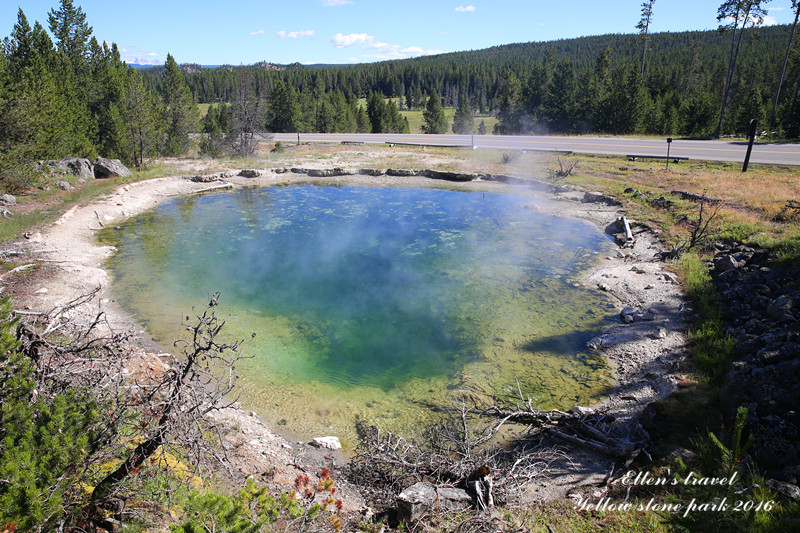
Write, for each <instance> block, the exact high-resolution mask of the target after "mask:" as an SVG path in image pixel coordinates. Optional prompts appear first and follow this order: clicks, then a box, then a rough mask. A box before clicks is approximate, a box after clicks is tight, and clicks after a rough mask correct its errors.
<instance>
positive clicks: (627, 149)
mask: <svg viewBox="0 0 800 533" xmlns="http://www.w3.org/2000/svg"><path fill="white" fill-rule="evenodd" d="M297 138H298V134H296V133H276V134H275V136H274V139H275V140H276V141H281V142H284V143H287V142H289V143H291V142H297ZM300 141H301V142H353V143H372V144H375V143H378V144H385V143H393V144H425V145H429V146H474V147H475V148H478V149H479V148H496V149H502V150H531V151H537V150H538V151H558V152H575V153H580V154H607V155H621V156H640V157H659V158H665V157H666V155H667V140H666V138H664V139H662V140H658V139H633V138H627V137H551V136H517V135H474V136H471V135H399V134H362V133H301V134H300ZM746 152H747V142H746V141H724V140H718V141H691V140H683V139H675V140H673V141H672V143H671V145H670V146H669V156H670V159H675V158H681V159H684V158H686V159H697V160H705V161H733V162H738V163H743V162H744V157H745V153H746ZM750 162H751V163H766V164H777V165H800V144H774V143H759V142H756V143H755V144H754V145H753V152H752V154H751V156H750Z"/></svg>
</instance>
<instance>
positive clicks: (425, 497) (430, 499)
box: [397, 481, 436, 522]
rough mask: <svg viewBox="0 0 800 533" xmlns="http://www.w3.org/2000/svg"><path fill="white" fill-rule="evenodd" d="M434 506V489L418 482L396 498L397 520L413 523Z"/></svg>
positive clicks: (424, 482) (430, 485)
mask: <svg viewBox="0 0 800 533" xmlns="http://www.w3.org/2000/svg"><path fill="white" fill-rule="evenodd" d="M435 506H436V487H434V486H433V485H432V484H431V483H428V482H426V481H420V482H419V483H415V484H414V485H411V486H410V487H408V488H407V489H406V490H404V491H403V492H401V493H400V494H399V495H398V496H397V519H398V520H400V521H401V522H415V521H416V520H419V519H420V518H421V517H422V516H423V515H424V514H425V513H427V512H428V511H430V510H431V509H433V508H434V507H435Z"/></svg>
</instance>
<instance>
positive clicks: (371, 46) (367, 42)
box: [330, 33, 443, 61]
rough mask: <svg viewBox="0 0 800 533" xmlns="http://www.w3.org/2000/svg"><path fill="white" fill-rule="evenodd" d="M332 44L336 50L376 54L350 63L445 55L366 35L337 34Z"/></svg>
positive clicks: (355, 59) (353, 58) (351, 59)
mask: <svg viewBox="0 0 800 533" xmlns="http://www.w3.org/2000/svg"><path fill="white" fill-rule="evenodd" d="M330 42H331V44H332V45H333V46H335V47H336V48H346V47H350V46H360V47H361V48H362V49H364V50H370V51H374V52H375V53H371V54H366V55H364V56H362V57H361V58H360V59H359V58H355V57H351V58H350V61H358V60H360V61H383V60H387V59H405V58H408V57H418V56H425V55H433V54H441V53H443V52H442V51H441V50H426V49H424V48H422V47H420V46H407V47H402V46H400V45H397V44H389V43H384V42H381V41H379V40H378V39H377V38H376V37H375V36H373V35H369V34H366V33H349V34H347V35H343V34H341V33H337V34H336V35H334V36H333V37H332V38H331V41H330Z"/></svg>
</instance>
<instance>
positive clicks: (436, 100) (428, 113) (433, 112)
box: [422, 90, 447, 134]
mask: <svg viewBox="0 0 800 533" xmlns="http://www.w3.org/2000/svg"><path fill="white" fill-rule="evenodd" d="M422 120H423V121H424V123H423V124H422V132H423V133H429V134H442V133H447V121H446V120H445V118H444V108H443V107H442V99H441V98H440V97H439V93H437V92H436V90H434V91H432V92H431V95H430V96H429V97H428V103H427V104H426V106H425V111H423V112H422Z"/></svg>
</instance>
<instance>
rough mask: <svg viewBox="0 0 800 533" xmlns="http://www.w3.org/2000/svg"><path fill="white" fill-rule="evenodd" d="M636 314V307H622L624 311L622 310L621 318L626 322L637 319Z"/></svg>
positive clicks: (630, 322) (629, 322)
mask: <svg viewBox="0 0 800 533" xmlns="http://www.w3.org/2000/svg"><path fill="white" fill-rule="evenodd" d="M635 314H636V309H634V308H633V307H625V308H624V309H622V311H620V313H619V318H620V320H622V322H624V323H625V324H632V323H633V322H634V321H635V320H636V319H635V318H634V315H635Z"/></svg>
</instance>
